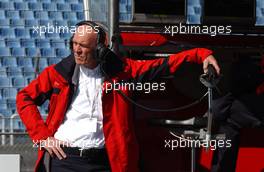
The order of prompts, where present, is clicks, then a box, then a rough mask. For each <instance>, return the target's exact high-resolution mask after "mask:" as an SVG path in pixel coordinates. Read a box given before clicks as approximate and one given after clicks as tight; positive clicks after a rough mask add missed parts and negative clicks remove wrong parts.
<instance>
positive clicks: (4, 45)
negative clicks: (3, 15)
mask: <svg viewBox="0 0 264 172" xmlns="http://www.w3.org/2000/svg"><path fill="white" fill-rule="evenodd" d="M5 42H6V41H5V40H4V39H0V47H6V43H5Z"/></svg>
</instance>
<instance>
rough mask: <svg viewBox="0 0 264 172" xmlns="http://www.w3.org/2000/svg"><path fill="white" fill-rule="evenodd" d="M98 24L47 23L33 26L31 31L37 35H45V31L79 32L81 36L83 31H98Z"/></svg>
mask: <svg viewBox="0 0 264 172" xmlns="http://www.w3.org/2000/svg"><path fill="white" fill-rule="evenodd" d="M98 27H99V26H94V27H93V26H86V25H85V26H78V27H76V26H57V25H52V24H50V23H48V24H47V25H41V26H33V33H35V34H39V36H42V35H45V33H70V34H74V33H80V35H81V36H83V35H84V34H85V33H91V32H93V31H95V33H98V32H99V28H98Z"/></svg>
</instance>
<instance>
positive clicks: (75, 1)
mask: <svg viewBox="0 0 264 172" xmlns="http://www.w3.org/2000/svg"><path fill="white" fill-rule="evenodd" d="M65 3H71V4H78V3H79V1H78V0H65Z"/></svg>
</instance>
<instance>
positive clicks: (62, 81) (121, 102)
mask: <svg viewBox="0 0 264 172" xmlns="http://www.w3.org/2000/svg"><path fill="white" fill-rule="evenodd" d="M211 54H212V51H210V50H207V49H203V48H196V49H191V50H188V51H184V52H181V53H178V54H175V55H171V56H170V57H169V58H160V59H155V60H143V61H142V60H141V61H139V60H132V59H129V58H124V68H123V71H122V72H120V73H118V74H117V75H116V76H115V77H112V79H113V80H115V81H120V80H126V79H131V78H132V79H142V78H144V79H145V78H153V77H154V75H156V76H158V75H159V74H164V73H167V72H169V73H173V72H175V71H176V69H177V68H178V67H179V66H180V64H181V63H183V62H196V63H202V61H203V60H204V59H205V58H206V57H207V56H209V55H211ZM75 66H76V65H75V61H74V57H73V56H72V55H70V56H69V57H67V58H65V59H63V60H62V61H61V62H59V63H58V64H56V65H52V66H49V67H47V68H46V69H45V70H44V71H43V72H42V73H41V74H40V75H39V76H38V78H37V79H35V80H33V81H32V82H31V83H30V84H29V85H28V86H27V87H25V88H24V89H22V90H21V91H20V92H19V93H18V95H17V110H18V113H19V115H20V117H21V119H22V121H23V122H24V124H25V126H26V129H27V131H28V133H29V136H30V137H31V138H32V140H33V141H34V142H36V141H41V140H45V139H46V138H48V137H50V136H54V133H55V132H56V131H57V129H58V127H59V126H60V125H61V123H62V122H63V119H64V116H65V114H66V111H67V109H68V107H69V105H70V103H71V101H72V96H73V93H74V91H75V89H76V87H75V85H74V84H73V82H72V77H73V73H74V69H75ZM105 83H106V81H105V82H104V86H106V84H105ZM123 92H124V93H125V94H126V95H128V96H129V95H131V94H130V91H129V90H123ZM48 99H49V100H50V103H49V113H48V116H47V119H46V121H44V120H43V119H42V117H41V115H40V113H39V111H38V109H37V106H39V105H41V104H43V103H44V102H45V101H46V100H48ZM102 104H103V132H104V136H105V145H106V150H107V152H108V155H109V161H110V165H111V169H112V171H113V172H137V171H139V169H138V144H137V141H136V136H135V132H134V126H133V123H132V121H133V120H132V115H133V114H132V106H131V103H130V102H128V101H127V100H126V99H124V98H123V97H122V95H120V94H119V93H118V92H117V91H114V90H113V91H111V92H107V93H106V91H104V92H103V96H102ZM43 157H44V151H43V150H39V152H38V159H37V163H36V166H35V171H40V169H41V167H43V166H42V165H43Z"/></svg>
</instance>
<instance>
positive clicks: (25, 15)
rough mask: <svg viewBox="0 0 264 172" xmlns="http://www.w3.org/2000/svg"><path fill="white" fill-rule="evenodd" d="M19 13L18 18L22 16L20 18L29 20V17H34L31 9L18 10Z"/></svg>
mask: <svg viewBox="0 0 264 172" xmlns="http://www.w3.org/2000/svg"><path fill="white" fill-rule="evenodd" d="M19 13H20V18H22V19H27V20H29V19H31V20H33V19H34V13H33V11H19Z"/></svg>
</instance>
